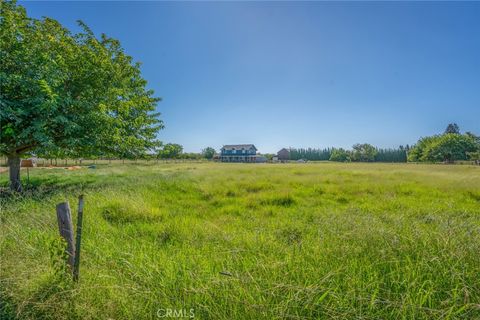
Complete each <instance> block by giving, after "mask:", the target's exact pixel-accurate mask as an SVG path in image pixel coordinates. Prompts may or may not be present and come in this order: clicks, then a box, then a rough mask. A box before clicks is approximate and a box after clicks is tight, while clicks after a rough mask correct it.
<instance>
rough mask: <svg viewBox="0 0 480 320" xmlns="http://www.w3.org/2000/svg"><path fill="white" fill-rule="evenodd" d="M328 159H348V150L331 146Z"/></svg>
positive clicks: (344, 160) (340, 160)
mask: <svg viewBox="0 0 480 320" xmlns="http://www.w3.org/2000/svg"><path fill="white" fill-rule="evenodd" d="M329 160H330V161H338V162H347V161H350V152H348V151H347V150H345V149H342V148H338V149H337V148H333V149H332V153H331V155H330V159H329Z"/></svg>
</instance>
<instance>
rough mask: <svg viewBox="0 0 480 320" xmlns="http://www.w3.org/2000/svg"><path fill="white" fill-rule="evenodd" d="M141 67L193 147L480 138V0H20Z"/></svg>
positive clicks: (169, 127) (175, 131)
mask: <svg viewBox="0 0 480 320" xmlns="http://www.w3.org/2000/svg"><path fill="white" fill-rule="evenodd" d="M20 4H21V5H23V6H25V7H26V8H27V11H28V13H29V15H31V16H33V17H37V18H39V17H41V16H48V17H51V18H54V19H57V20H59V21H60V22H61V23H62V24H63V25H64V26H66V27H68V28H69V29H71V30H78V29H77V26H76V22H75V21H76V20H77V19H81V20H83V21H84V22H85V23H87V24H88V25H89V26H90V28H91V29H92V30H93V31H94V32H95V33H96V34H100V33H102V32H103V33H106V34H107V35H109V36H111V37H114V38H117V39H119V40H120V41H121V43H122V45H123V47H124V48H125V50H126V52H127V53H128V54H130V55H132V56H133V57H134V59H135V60H136V61H141V62H142V63H143V66H142V72H143V75H144V77H145V78H146V79H147V80H148V83H149V84H148V86H149V88H151V89H153V90H155V92H156V95H157V96H160V97H162V99H163V101H162V102H161V103H159V105H158V110H159V111H160V112H161V113H162V119H163V120H164V122H165V126H166V127H165V129H164V130H162V131H161V132H160V134H159V138H160V139H161V140H162V141H164V142H176V143H180V144H182V145H183V146H184V147H185V150H186V151H193V152H196V151H200V150H201V149H202V148H204V147H206V146H213V147H215V148H216V149H218V148H220V147H221V146H222V145H223V144H230V143H235V144H236V143H254V144H255V145H256V146H257V148H258V149H259V151H261V152H276V151H277V150H278V149H280V148H282V147H289V146H291V147H328V146H338V147H347V148H348V147H350V146H351V145H353V144H354V143H357V142H369V143H372V144H374V145H376V146H380V147H393V146H398V145H400V144H403V145H405V144H413V143H415V142H416V141H417V139H418V138H419V137H420V136H425V135H431V134H434V133H439V132H442V131H443V130H444V128H445V127H446V126H447V124H448V123H449V122H456V123H458V124H459V125H460V128H461V129H462V131H473V132H476V133H477V134H480V2H479V3H475V2H462V3H458V2H457V3H453V2H448V3H447V2H436V3H434V2H408V3H406V2H335V3H330V2H20Z"/></svg>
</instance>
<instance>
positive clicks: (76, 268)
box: [73, 194, 83, 281]
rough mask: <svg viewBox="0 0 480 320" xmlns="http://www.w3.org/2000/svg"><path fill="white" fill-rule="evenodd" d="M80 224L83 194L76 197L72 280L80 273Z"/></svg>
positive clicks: (76, 278)
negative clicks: (75, 235)
mask: <svg viewBox="0 0 480 320" xmlns="http://www.w3.org/2000/svg"><path fill="white" fill-rule="evenodd" d="M82 224H83V194H82V195H80V196H79V197H78V215H77V238H76V239H75V264H74V268H73V281H78V274H79V273H80V249H81V245H82Z"/></svg>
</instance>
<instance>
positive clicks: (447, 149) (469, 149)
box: [408, 124, 480, 162]
mask: <svg viewBox="0 0 480 320" xmlns="http://www.w3.org/2000/svg"><path fill="white" fill-rule="evenodd" d="M451 126H452V128H453V129H452V128H451V130H449V128H450V127H451ZM450 131H454V132H450ZM479 151H480V139H479V137H477V136H476V135H474V134H473V133H470V132H467V133H465V134H461V133H460V130H459V128H458V126H457V125H456V124H455V126H453V125H449V126H448V127H447V130H445V133H444V134H440V135H433V136H428V137H423V138H420V140H418V142H417V144H416V145H415V146H414V147H413V148H412V149H411V150H410V151H409V153H408V160H409V161H431V162H439V161H444V162H453V161H456V160H468V159H471V160H475V156H476V153H477V152H479Z"/></svg>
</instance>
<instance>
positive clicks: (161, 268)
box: [0, 163, 480, 319]
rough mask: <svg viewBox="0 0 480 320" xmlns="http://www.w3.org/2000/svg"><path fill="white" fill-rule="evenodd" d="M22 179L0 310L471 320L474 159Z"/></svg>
mask: <svg viewBox="0 0 480 320" xmlns="http://www.w3.org/2000/svg"><path fill="white" fill-rule="evenodd" d="M24 173H25V172H23V174H24ZM0 183H1V184H2V185H6V184H7V174H6V173H2V174H0ZM30 183H31V184H32V186H30V189H29V190H28V191H27V192H26V194H25V195H23V196H8V195H2V198H1V199H0V201H1V213H0V222H1V223H0V257H1V261H0V318H2V319H15V318H21V319H156V318H159V317H160V316H162V315H163V312H164V311H165V310H167V309H173V310H183V311H186V312H187V313H186V314H187V315H189V314H190V312H191V309H192V310H193V311H192V312H193V313H194V316H195V318H196V319H285V318H287V319H432V318H433V319H473V318H479V317H480V282H479V279H480V254H479V253H480V168H479V167H474V166H445V165H415V164H366V163H364V164H361V163H348V164H339V163H307V164H221V163H179V164H154V163H152V164H150V165H135V164H128V165H120V164H115V165H111V166H108V165H100V166H97V168H96V169H93V170H92V169H81V170H76V171H68V170H64V169H40V168H38V169H31V170H30ZM80 193H84V194H85V199H86V206H85V213H84V234H83V243H82V246H83V248H82V265H81V269H80V282H79V283H78V284H73V283H72V282H71V281H70V280H69V279H68V278H67V277H65V275H64V271H63V270H62V264H61V263H59V261H58V260H59V254H58V251H59V250H58V248H59V245H61V243H59V242H58V230H57V222H56V216H55V205H56V204H57V203H59V202H61V201H64V200H65V199H68V200H69V201H70V205H71V206H72V209H73V213H74V218H75V212H76V208H75V204H76V197H77V196H78V195H79V194H80ZM74 221H75V219H74ZM60 251H61V250H60Z"/></svg>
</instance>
